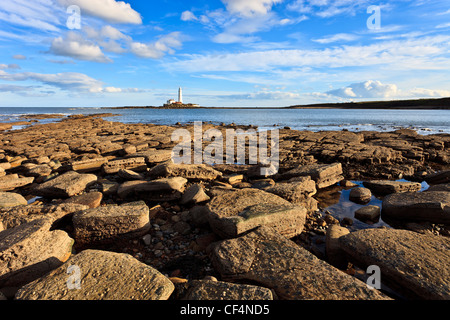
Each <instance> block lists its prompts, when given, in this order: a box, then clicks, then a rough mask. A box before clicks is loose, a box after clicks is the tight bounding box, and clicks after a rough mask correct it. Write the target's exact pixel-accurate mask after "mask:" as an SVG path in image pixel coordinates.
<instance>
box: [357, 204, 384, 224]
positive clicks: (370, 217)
mask: <svg viewBox="0 0 450 320" xmlns="http://www.w3.org/2000/svg"><path fill="white" fill-rule="evenodd" d="M380 215H381V209H380V207H378V206H365V207H362V208H360V209H358V210H356V211H355V218H356V219H358V220H361V221H363V222H364V221H370V222H377V221H378V220H379V219H380Z"/></svg>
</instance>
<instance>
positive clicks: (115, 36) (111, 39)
mask: <svg viewBox="0 0 450 320" xmlns="http://www.w3.org/2000/svg"><path fill="white" fill-rule="evenodd" d="M83 32H84V33H85V34H86V36H87V37H88V38H89V39H90V40H92V41H95V42H96V43H97V44H98V45H99V46H100V47H101V48H102V49H103V50H105V51H108V52H114V53H124V52H126V51H127V45H128V43H129V42H131V41H132V39H131V37H130V36H127V35H125V34H123V33H122V32H121V31H119V30H118V29H116V28H114V27H111V26H109V25H106V26H103V27H102V28H101V29H100V30H96V29H94V28H92V27H89V26H86V27H84V28H83Z"/></svg>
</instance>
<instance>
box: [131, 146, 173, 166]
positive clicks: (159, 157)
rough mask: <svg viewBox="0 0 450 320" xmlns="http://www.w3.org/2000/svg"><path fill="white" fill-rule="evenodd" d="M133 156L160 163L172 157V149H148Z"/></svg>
mask: <svg viewBox="0 0 450 320" xmlns="http://www.w3.org/2000/svg"><path fill="white" fill-rule="evenodd" d="M133 156H138V157H144V158H145V161H146V162H148V163H154V164H155V163H161V162H164V161H168V160H171V159H172V150H158V149H150V150H145V151H140V152H138V153H136V154H134V155H133Z"/></svg>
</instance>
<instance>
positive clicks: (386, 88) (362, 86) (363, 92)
mask: <svg viewBox="0 0 450 320" xmlns="http://www.w3.org/2000/svg"><path fill="white" fill-rule="evenodd" d="M316 95H318V96H320V95H322V96H323V97H330V96H332V97H338V98H342V99H344V100H349V99H350V100H354V99H382V100H386V99H402V98H434V97H450V91H448V90H431V89H423V88H413V89H407V90H402V89H400V88H398V86H397V85H395V84H384V83H381V82H380V81H373V80H368V81H364V82H358V83H353V84H351V85H349V86H347V87H344V88H339V89H336V90H330V91H328V92H326V93H325V94H320V93H316Z"/></svg>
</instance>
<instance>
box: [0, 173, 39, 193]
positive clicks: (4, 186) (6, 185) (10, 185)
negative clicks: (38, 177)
mask: <svg viewBox="0 0 450 320" xmlns="http://www.w3.org/2000/svg"><path fill="white" fill-rule="evenodd" d="M9 176H11V178H6V177H9ZM3 178H5V179H2V181H1V183H0V191H11V190H14V189H17V188H21V187H24V186H26V185H29V184H31V183H33V181H34V177H25V178H19V177H17V176H16V175H7V176H5V177H3Z"/></svg>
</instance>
